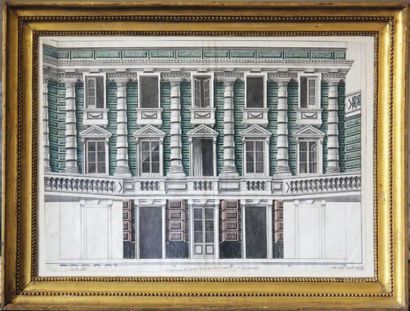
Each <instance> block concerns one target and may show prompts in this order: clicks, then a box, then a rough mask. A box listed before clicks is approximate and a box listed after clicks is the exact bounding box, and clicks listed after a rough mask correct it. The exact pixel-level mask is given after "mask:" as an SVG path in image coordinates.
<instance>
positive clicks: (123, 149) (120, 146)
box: [112, 75, 131, 177]
mask: <svg viewBox="0 0 410 311" xmlns="http://www.w3.org/2000/svg"><path fill="white" fill-rule="evenodd" d="M112 78H113V80H114V81H115V83H116V85H117V146H116V147H117V156H116V162H117V166H116V168H115V172H114V175H115V176H122V177H131V173H130V169H129V165H128V125H127V122H128V121H127V82H128V81H129V78H128V77H127V76H126V75H121V76H114V77H112Z"/></svg>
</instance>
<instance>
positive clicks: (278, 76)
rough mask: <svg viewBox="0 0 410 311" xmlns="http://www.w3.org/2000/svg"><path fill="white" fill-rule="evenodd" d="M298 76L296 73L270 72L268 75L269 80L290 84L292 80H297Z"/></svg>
mask: <svg viewBox="0 0 410 311" xmlns="http://www.w3.org/2000/svg"><path fill="white" fill-rule="evenodd" d="M297 78H298V75H297V73H296V72H287V71H282V72H269V73H268V80H271V81H275V82H278V83H286V84H288V83H289V81H290V80H292V79H294V80H297Z"/></svg>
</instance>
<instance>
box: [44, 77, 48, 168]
mask: <svg viewBox="0 0 410 311" xmlns="http://www.w3.org/2000/svg"><path fill="white" fill-rule="evenodd" d="M49 133H50V129H49V126H48V80H46V79H44V81H43V140H44V171H45V172H50V137H49Z"/></svg>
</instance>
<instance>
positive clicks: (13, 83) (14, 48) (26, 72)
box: [2, 1, 409, 310]
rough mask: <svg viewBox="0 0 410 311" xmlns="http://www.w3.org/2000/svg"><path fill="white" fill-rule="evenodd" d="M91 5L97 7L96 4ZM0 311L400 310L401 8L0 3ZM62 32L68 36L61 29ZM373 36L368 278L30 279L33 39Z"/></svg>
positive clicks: (403, 246)
mask: <svg viewBox="0 0 410 311" xmlns="http://www.w3.org/2000/svg"><path fill="white" fill-rule="evenodd" d="M96 7H98V9H96ZM3 20H4V24H3V27H4V28H3V29H4V34H5V35H4V40H3V51H4V59H3V68H4V70H3V81H4V83H3V87H4V90H3V96H4V98H5V101H4V105H3V118H4V121H3V125H2V126H3V127H2V130H3V131H4V144H3V155H4V156H3V176H2V178H3V185H4V186H3V189H2V191H3V198H4V204H3V215H4V217H3V219H2V221H3V227H2V228H3V236H4V248H3V251H4V252H3V254H4V263H3V271H4V273H3V279H2V284H3V290H4V291H3V292H4V294H3V295H4V297H3V301H4V304H5V306H6V308H7V309H10V310H11V309H30V310H34V309H59V310H61V309H69V310H72V309H87V310H90V309H121V308H124V309H129V308H133V309H134V308H154V309H159V308H170V307H172V308H185V309H194V308H195V309H197V308H209V307H217V308H227V309H235V310H236V309H257V308H270V309H278V308H300V307H303V308H330V309H334V308H335V307H338V308H340V307H343V308H352V307H360V308H369V309H372V310H374V309H376V308H383V309H389V308H402V309H403V310H404V309H406V307H407V281H406V276H407V260H406V254H407V230H406V228H407V211H406V202H407V201H406V198H407V193H406V189H407V186H406V185H407V184H406V183H407V180H406V148H405V146H406V143H405V137H406V135H404V133H406V129H407V125H406V124H407V123H406V115H407V114H406V109H407V107H406V98H407V94H408V91H407V87H408V85H407V81H408V80H407V77H408V73H407V70H406V69H407V67H408V66H407V65H408V61H407V57H408V54H407V47H408V40H407V28H406V26H407V24H408V20H409V15H408V9H407V8H406V6H405V5H403V4H401V3H389V4H388V5H386V4H384V5H383V4H380V5H377V4H374V3H373V4H370V3H363V2H360V3H343V4H342V3H340V4H333V5H331V4H329V5H325V6H322V7H318V6H316V5H313V4H303V5H302V6H301V5H300V3H299V4H298V3H296V2H290V3H281V4H274V3H267V2H252V3H251V2H236V3H233V2H225V1H221V2H208V3H207V2H201V3H196V2H181V1H179V2H175V3H173V2H166V4H160V3H157V2H152V1H148V2H140V3H131V2H125V1H124V2H120V3H117V2H116V3H114V2H95V1H89V2H73V1H59V2H58V3H55V2H49V3H48V2H46V1H39V2H24V1H21V2H17V1H13V2H9V3H6V5H5V8H4V11H3ZM67 29H69V30H67ZM132 34H138V35H186V34H190V35H259V36H266V35H287V36H298V35H321V36H329V35H356V36H360V35H371V36H373V37H374V38H375V39H376V40H375V41H376V49H375V50H376V60H377V69H376V73H377V74H376V77H375V79H376V80H375V81H376V83H375V85H376V102H375V104H376V108H375V115H376V121H375V122H376V124H375V131H376V132H375V134H376V146H375V150H376V167H375V172H376V174H375V176H376V177H375V179H376V180H375V181H374V186H375V202H376V203H375V204H376V213H375V224H376V225H377V226H376V227H377V235H376V236H377V239H376V243H375V244H376V245H375V252H376V274H375V277H374V278H365V279H355V278H350V279H346V278H240V279H237V278H217V277H213V278H135V277H132V278H127V277H121V278H118V277H117V278H110V277H60V278H52V277H48V278H46V277H38V276H37V272H36V232H37V229H36V204H37V203H36V200H37V197H36V189H37V188H36V187H37V184H36V182H35V181H36V177H37V166H36V165H35V163H36V162H37V144H36V143H34V142H36V141H37V135H38V133H37V127H36V126H37V123H38V122H39V120H38V119H37V114H36V111H37V109H38V103H37V101H38V94H37V93H38V92H37V91H36V90H37V75H36V73H37V70H38V68H37V62H36V60H37V55H36V51H37V47H38V39H39V36H43V35H99V36H104V35H132Z"/></svg>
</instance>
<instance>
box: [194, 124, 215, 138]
mask: <svg viewBox="0 0 410 311" xmlns="http://www.w3.org/2000/svg"><path fill="white" fill-rule="evenodd" d="M187 135H188V137H190V138H194V137H200V138H216V137H217V136H218V132H217V131H215V130H213V129H211V128H210V127H208V126H206V125H203V124H202V125H199V126H197V127H195V128H194V129H192V130H190V131H189V132H188V133H187Z"/></svg>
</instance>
